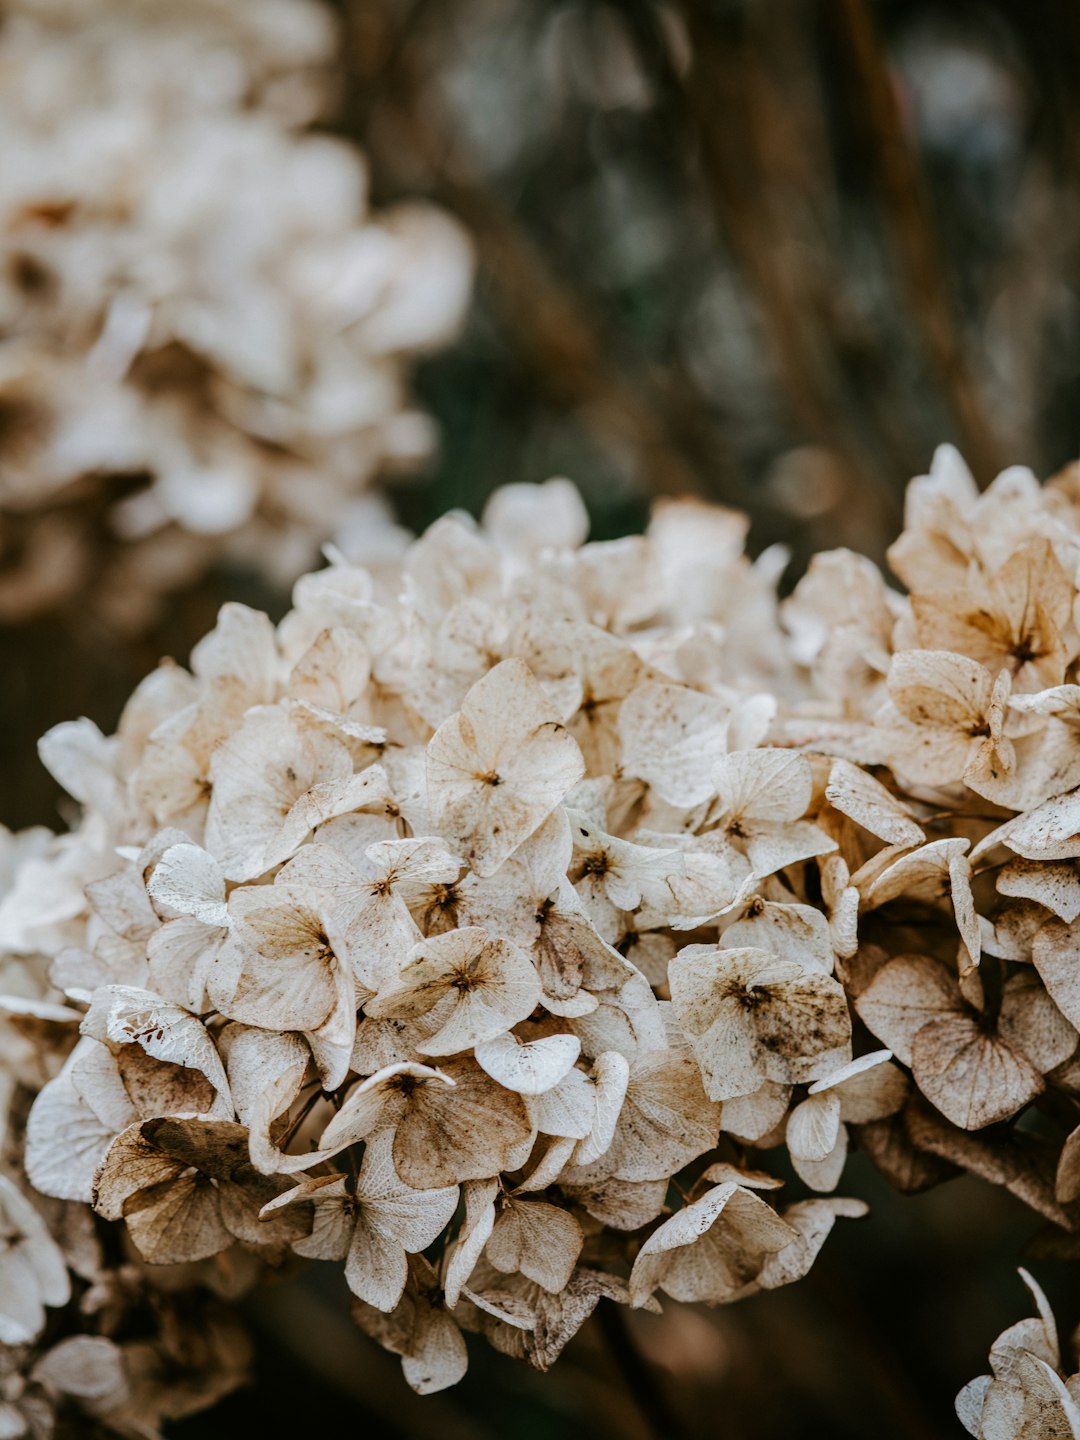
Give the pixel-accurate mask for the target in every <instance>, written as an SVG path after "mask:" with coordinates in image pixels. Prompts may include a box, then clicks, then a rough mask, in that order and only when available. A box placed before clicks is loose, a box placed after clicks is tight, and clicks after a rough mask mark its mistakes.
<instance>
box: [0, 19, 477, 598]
mask: <svg viewBox="0 0 1080 1440" xmlns="http://www.w3.org/2000/svg"><path fill="white" fill-rule="evenodd" d="M335 43H336V34H335V28H334V25H333V23H332V19H331V16H330V12H329V11H328V10H327V9H325V8H324V7H323V6H322V5H319V4H316V3H314V0H265V3H264V0H238V3H236V4H226V3H221V0H194V3H192V4H185V5H183V6H180V7H174V8H169V7H167V6H162V5H160V4H157V3H153V0H93V3H92V4H91V5H89V6H81V5H70V4H65V3H44V0H13V3H11V4H7V5H5V7H4V10H3V14H2V17H0V145H2V146H3V149H4V153H5V155H7V156H8V157H9V161H10V163H9V164H6V165H5V166H4V173H3V176H2V177H0V233H2V235H3V241H2V243H0V406H2V408H3V411H4V419H5V424H4V438H3V443H2V444H0V515H2V517H3V524H4V532H5V541H4V552H5V553H0V559H2V560H4V561H6V562H7V565H8V566H9V573H8V574H7V575H6V576H5V577H3V580H2V582H0V613H6V614H8V615H9V616H16V615H17V614H18V613H19V610H20V607H22V609H23V610H25V611H27V612H29V611H31V610H33V609H35V608H44V607H45V606H47V605H49V604H52V603H55V602H56V601H57V600H58V599H60V598H63V597H64V596H65V595H68V594H72V593H75V592H77V591H78V590H80V589H82V588H90V589H92V590H93V591H94V593H95V594H96V597H97V600H98V603H99V604H100V605H102V606H103V607H104V608H105V610H106V612H107V614H108V615H109V616H110V617H111V618H112V619H113V620H114V621H116V622H117V623H120V624H125V625H130V626H137V625H139V624H142V623H145V621H146V619H147V617H148V614H149V613H150V610H149V606H148V602H149V601H150V600H152V598H153V597H154V596H155V595H156V594H159V593H162V592H164V591H167V590H168V589H169V588H170V587H172V586H174V585H177V584H180V583H183V582H184V581H186V580H187V579H189V578H190V577H191V576H193V575H194V574H195V573H197V571H198V570H199V569H200V568H201V567H203V566H205V565H206V564H207V563H209V562H210V561H212V560H214V559H215V558H221V557H228V558H232V559H234V560H237V561H239V562H241V563H245V564H250V565H252V566H255V567H256V568H258V569H260V570H262V571H263V572H264V573H267V574H268V575H269V576H270V577H271V579H272V580H274V581H275V582H277V583H279V584H284V583H289V582H290V581H291V580H292V579H293V578H294V577H295V575H296V574H297V573H298V572H299V571H300V570H302V569H303V568H305V566H307V565H309V564H310V563H311V562H312V561H313V559H314V557H315V555H316V552H317V547H318V545H319V543H320V542H321V541H323V540H325V539H327V538H328V537H330V536H332V535H333V534H334V533H335V531H337V530H338V529H340V528H345V529H346V530H347V529H348V528H349V525H350V516H351V509H352V506H353V505H354V504H355V502H356V497H357V496H358V495H359V494H360V492H361V491H362V490H363V489H364V487H365V486H366V485H367V484H368V483H369V481H370V480H371V479H372V477H373V476H375V475H376V474H377V473H378V472H379V471H380V470H382V469H384V468H386V467H400V466H407V465H409V464H412V463H414V462H415V461H416V460H417V459H420V458H423V457H424V456H425V455H426V454H427V453H428V451H429V450H430V448H431V445H432V443H433V439H434V437H433V434H432V427H431V425H430V422H429V421H428V420H427V419H426V418H425V417H424V416H422V415H420V414H418V413H417V412H416V411H414V410H413V409H412V408H411V406H410V404H409V400H408V397H407V393H406V380H407V369H408V365H409V363H410V361H411V359H412V358H413V357H414V356H416V355H417V354H419V353H421V352H423V351H426V350H429V349H431V348H434V347H436V346H438V345H440V344H443V343H445V341H446V340H448V339H449V338H450V337H451V336H452V335H453V333H454V331H455V329H456V327H457V325H458V323H459V321H460V319H461V316H462V314H463V311H464V308H465V304H466V301H467V297H468V290H469V283H470V270H471V262H470V254H469V247H468V244H467V242H466V240H465V238H464V236H463V234H462V233H461V231H460V230H459V229H458V227H457V226H456V225H455V224H454V223H453V222H452V221H451V220H450V219H449V218H448V217H446V216H445V215H443V214H442V213H440V212H439V211H437V210H436V209H435V208H434V207H432V206H428V205H419V204H403V205H400V206H397V207H395V208H393V209H391V210H388V211H386V212H385V213H377V212H376V213H373V212H372V211H371V209H370V207H369V205H368V200H367V180H366V171H365V167H364V162H363V157H362V156H361V155H359V154H358V153H357V152H356V151H355V150H354V149H352V148H351V147H350V146H348V145H346V144H345V143H343V142H341V141H338V140H335V139H332V138H330V137H329V136H327V135H316V134H314V133H312V132H311V131H310V129H309V128H308V127H309V125H310V122H311V121H312V120H314V119H316V118H319V116H320V115H321V113H322V112H323V111H325V109H326V106H327V100H328V95H329V92H330V89H331V85H330V71H329V62H330V61H331V60H332V58H333V52H334V46H335ZM64 547H67V549H66V551H65V552H64V559H65V562H66V563H65V564H64V565H63V566H62V568H61V569H60V571H59V574H58V573H57V562H58V561H59V560H60V558H61V550H63V549H64ZM46 567H48V573H45V572H46ZM103 571H104V573H102V572H103Z"/></svg>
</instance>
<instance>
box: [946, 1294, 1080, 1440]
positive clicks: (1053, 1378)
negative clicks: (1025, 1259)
mask: <svg viewBox="0 0 1080 1440" xmlns="http://www.w3.org/2000/svg"><path fill="white" fill-rule="evenodd" d="M1020 1275H1021V1278H1022V1279H1023V1281H1024V1284H1025V1285H1026V1286H1027V1287H1028V1289H1029V1290H1030V1291H1031V1296H1032V1299H1033V1300H1034V1301H1035V1308H1036V1310H1037V1311H1038V1314H1037V1316H1035V1317H1034V1318H1032V1319H1030V1320H1021V1321H1019V1322H1018V1323H1017V1324H1016V1325H1010V1326H1009V1328H1008V1330H1006V1331H1005V1332H1004V1334H1002V1335H999V1336H998V1338H997V1340H996V1341H995V1342H994V1346H993V1348H992V1350H991V1351H990V1369H991V1372H992V1373H991V1374H989V1375H980V1376H979V1377H978V1379H977V1380H972V1382H971V1384H970V1385H965V1386H964V1388H963V1390H961V1392H960V1394H959V1395H958V1396H957V1397H956V1413H957V1415H958V1416H959V1417H960V1420H961V1422H962V1424H963V1426H964V1428H965V1430H967V1432H968V1434H969V1435H974V1436H975V1440H1080V1375H1069V1376H1068V1377H1066V1376H1065V1374H1064V1371H1063V1369H1062V1364H1061V1347H1060V1344H1059V1342H1058V1333H1057V1326H1056V1325H1055V1324H1054V1316H1053V1313H1052V1311H1051V1309H1050V1306H1049V1305H1048V1304H1047V1300H1046V1296H1045V1295H1044V1294H1043V1292H1042V1291H1041V1290H1040V1288H1039V1286H1038V1285H1037V1284H1036V1283H1035V1281H1034V1280H1033V1279H1032V1277H1031V1276H1030V1275H1029V1274H1028V1273H1027V1271H1026V1270H1021V1271H1020ZM1075 1343H1076V1337H1074V1342H1073V1344H1074V1349H1075Z"/></svg>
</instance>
